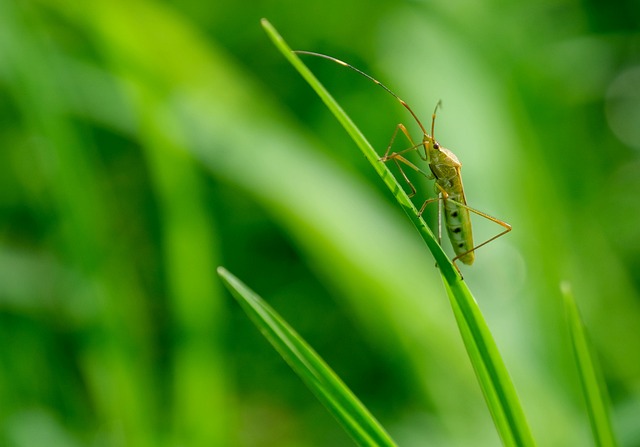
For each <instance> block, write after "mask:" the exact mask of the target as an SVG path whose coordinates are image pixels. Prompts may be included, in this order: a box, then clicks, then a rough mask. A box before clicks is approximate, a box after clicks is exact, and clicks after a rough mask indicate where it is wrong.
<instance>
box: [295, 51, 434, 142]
mask: <svg viewBox="0 0 640 447" xmlns="http://www.w3.org/2000/svg"><path fill="white" fill-rule="evenodd" d="M294 53H296V54H306V55H308V56H315V57H321V58H323V59H328V60H330V61H333V62H335V63H337V64H340V65H342V66H343V67H347V68H350V69H351V70H353V71H355V72H356V73H359V74H360V75H362V76H364V77H365V78H367V79H369V80H370V81H372V82H373V83H374V84H378V85H379V86H380V87H382V88H383V89H385V90H386V91H387V93H389V94H390V95H391V96H393V97H394V98H396V99H397V100H398V101H399V102H400V104H402V105H403V107H404V108H405V109H407V110H408V111H409V113H410V114H411V116H412V117H413V119H414V120H416V123H418V126H420V129H421V130H422V132H423V133H424V134H425V135H428V133H427V130H426V129H425V127H424V126H423V125H422V123H421V122H420V120H419V119H418V117H417V116H416V114H415V113H414V112H413V110H412V109H411V107H409V104H407V103H406V102H405V101H404V100H403V99H402V98H400V97H399V96H398V95H396V94H395V93H394V92H392V91H391V89H390V88H389V87H387V86H386V85H384V84H383V83H382V82H380V81H378V80H377V79H376V78H374V77H372V76H369V75H368V74H366V73H365V72H364V71H362V70H359V69H357V68H356V67H354V66H353V65H350V64H347V63H346V62H344V61H341V60H340V59H336V58H335V57H331V56H327V55H326V54H321V53H314V52H312V51H299V50H297V51H294ZM439 105H440V101H438V104H437V105H436V109H437V108H438V106H439ZM434 121H435V110H434V112H433V119H432V123H431V133H433V122H434Z"/></svg>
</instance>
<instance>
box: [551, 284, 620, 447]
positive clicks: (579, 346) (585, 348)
mask: <svg viewBox="0 0 640 447" xmlns="http://www.w3.org/2000/svg"><path fill="white" fill-rule="evenodd" d="M562 295H563V296H564V305H565V309H566V314H567V325H568V327H569V335H570V338H571V347H572V349H573V354H574V357H575V360H576V365H577V367H578V373H579V375H580V384H581V385H582V393H583V394H584V400H585V403H586V405H587V412H588V413H589V422H590V424H591V431H592V432H593V437H594V438H595V442H596V445H598V446H602V447H613V446H616V445H618V443H617V442H616V438H615V435H614V432H613V427H612V425H611V419H610V417H609V398H608V394H607V388H606V386H605V384H604V380H603V379H602V375H601V373H600V369H599V367H598V364H597V361H596V358H595V355H594V354H593V350H592V348H591V344H590V343H589V339H588V337H587V333H586V329H585V327H584V324H583V323H582V318H581V317H580V313H579V311H578V306H577V305H576V302H575V300H574V298H573V295H572V293H571V289H570V287H569V285H568V284H567V283H563V284H562Z"/></svg>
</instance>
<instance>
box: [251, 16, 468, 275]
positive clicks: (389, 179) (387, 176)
mask: <svg viewBox="0 0 640 447" xmlns="http://www.w3.org/2000/svg"><path fill="white" fill-rule="evenodd" d="M262 26H263V27H264V29H265V30H266V31H267V34H268V35H269V37H270V38H271V40H273V42H274V44H275V45H276V47H277V48H278V49H279V50H280V51H281V52H282V54H283V55H284V57H285V58H287V60H288V61H289V62H291V64H292V65H293V66H294V67H295V68H296V70H298V72H299V73H300V74H301V75H302V77H303V78H304V79H305V80H306V81H307V82H308V83H309V85H311V87H312V88H313V89H314V90H315V92H316V93H317V94H318V96H320V98H321V99H322V101H323V102H324V103H325V104H326V106H327V107H328V108H329V110H331V112H332V113H333V114H334V115H335V117H336V118H337V119H338V121H339V122H340V123H341V124H342V126H343V127H344V128H345V130H346V131H347V132H348V133H349V135H350V136H351V138H352V139H353V141H354V142H355V143H356V144H357V145H358V147H359V148H360V150H361V151H362V153H363V154H364V156H365V157H366V158H367V160H369V162H370V163H371V165H372V166H373V168H374V169H375V171H376V172H377V173H378V175H380V177H381V178H382V180H383V181H384V183H385V184H386V185H387V187H388V188H389V189H390V190H391V192H392V193H393V195H394V197H395V198H396V200H397V201H398V203H399V204H400V206H401V207H402V208H403V209H404V210H405V212H406V213H407V215H408V216H409V218H410V219H411V221H412V222H413V223H414V225H415V226H416V228H417V229H418V231H419V232H420V234H421V235H422V238H423V239H424V241H425V242H426V243H427V246H428V247H429V249H430V250H431V253H433V256H434V257H435V258H436V261H437V262H438V265H439V266H440V269H441V271H442V273H443V274H444V275H445V277H447V278H448V280H449V281H455V280H456V279H458V278H459V275H458V273H457V271H456V269H455V267H454V266H453V264H452V263H451V261H450V260H449V257H448V256H447V255H446V253H445V252H444V251H443V250H442V247H440V244H438V241H437V240H436V238H435V236H434V235H433V233H432V232H431V229H430V228H429V226H428V225H427V224H426V223H425V221H424V220H423V219H422V218H420V216H418V210H417V209H416V207H415V206H414V205H413V203H412V202H411V200H409V197H408V196H407V194H406V193H405V192H404V189H403V188H402V186H400V184H399V183H398V182H397V181H396V179H395V177H394V176H393V174H392V173H391V171H390V170H389V169H388V168H387V165H386V164H385V163H382V162H380V161H379V160H378V159H379V158H380V157H379V156H378V154H377V153H376V151H375V149H374V148H373V147H372V146H371V144H370V143H369V142H368V141H367V139H366V138H365V137H364V135H362V132H360V129H358V127H357V126H356V125H355V124H354V123H353V121H352V120H351V118H349V116H348V115H347V114H346V113H345V112H344V110H342V108H341V107H340V105H339V104H338V103H337V102H336V101H335V99H333V97H332V96H331V94H329V92H328V91H327V90H326V89H325V88H324V86H323V85H322V84H321V83H320V81H318V79H317V78H316V77H315V76H314V75H313V73H311V71H309V69H308V68H307V66H306V65H304V64H303V63H302V61H301V60H300V58H299V57H298V56H297V55H296V54H295V53H293V52H292V51H291V48H289V46H288V45H287V43H286V42H285V41H284V39H283V38H282V37H281V36H280V35H279V34H278V32H277V31H276V29H275V28H274V27H273V26H272V25H271V24H270V23H269V22H268V21H267V20H266V19H262Z"/></svg>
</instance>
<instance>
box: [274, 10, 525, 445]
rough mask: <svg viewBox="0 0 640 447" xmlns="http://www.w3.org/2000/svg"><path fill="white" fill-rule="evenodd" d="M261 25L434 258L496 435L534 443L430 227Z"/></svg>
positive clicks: (316, 84) (471, 303)
mask: <svg viewBox="0 0 640 447" xmlns="http://www.w3.org/2000/svg"><path fill="white" fill-rule="evenodd" d="M262 26H263V27H264V29H265V31H266V32H267V34H268V35H269V37H270V38H271V40H272V41H273V43H274V44H275V45H276V47H277V48H278V49H279V50H280V52H281V53H282V54H283V55H284V57H285V58H286V59H287V60H288V61H289V62H291V64H292V65H293V66H294V67H295V68H296V70H298V72H299V73H300V74H301V75H302V77H303V78H304V79H305V80H306V81H307V82H308V83H309V85H310V86H311V87H312V88H313V89H314V90H315V92H316V93H317V94H318V96H319V97H320V98H321V99H322V101H323V102H324V103H325V104H326V106H327V107H328V108H329V110H331V112H332V113H333V114H334V115H335V117H336V118H337V119H338V121H339V122H340V123H341V124H342V125H343V127H344V128H345V130H346V131H347V132H348V133H349V135H350V136H351V138H352V139H353V140H354V141H355V143H356V144H357V145H358V147H359V148H360V150H361V151H362V153H363V154H364V156H365V157H366V158H367V160H369V162H370V163H371V165H372V166H373V168H374V169H375V171H376V172H377V173H378V174H379V175H380V177H381V178H382V180H383V181H384V183H385V184H386V185H387V187H388V188H389V189H390V190H391V192H392V193H393V195H394V197H395V198H396V200H397V201H398V203H399V204H400V206H401V207H402V208H403V209H404V211H405V212H406V213H407V215H408V216H409V218H410V219H411V221H412V222H413V223H414V225H415V226H416V228H417V229H418V231H419V233H420V235H421V236H422V238H423V240H424V241H425V243H426V244H427V246H428V248H429V250H430V251H431V253H432V254H433V256H434V258H435V259H436V262H437V264H438V266H439V269H440V272H441V273H442V277H443V280H444V282H445V286H446V290H447V293H448V295H449V299H450V301H451V305H452V307H453V310H454V315H455V317H456V321H457V323H458V327H459V330H460V333H461V335H462V338H463V341H464V344H465V347H466V349H467V353H468V355H469V358H470V360H471V363H472V365H473V368H474V370H475V372H476V376H477V377H478V381H479V382H480V387H481V389H482V391H483V393H484V396H485V399H486V401H487V405H488V407H489V411H490V412H491V415H492V417H493V420H494V423H495V425H496V428H497V430H498V433H499V435H500V437H501V438H502V442H503V443H504V445H508V446H511V445H513V446H529V445H534V441H533V438H532V436H531V433H530V430H529V426H528V424H527V421H526V419H525V417H524V412H523V411H522V406H521V404H520V400H519V398H518V396H517V394H516V391H515V388H514V386H513V383H512V381H511V378H510V376H509V373H508V371H507V369H506V367H505V365H504V362H503V360H502V357H501V356H500V353H499V352H498V348H497V346H496V343H495V340H494V339H493V336H492V335H491V332H490V330H489V328H488V326H487V324H486V322H485V320H484V318H483V316H482V313H481V311H480V309H479V307H478V305H477V303H476V301H475V299H474V298H473V295H472V294H471V292H470V291H469V289H468V287H467V285H466V283H465V282H464V281H462V278H461V277H460V275H459V274H458V272H457V270H456V269H455V267H454V266H453V264H452V263H451V261H450V260H449V258H448V256H447V255H446V253H445V252H444V251H443V250H442V247H441V246H440V244H438V241H437V240H436V238H435V237H434V235H433V233H432V232H431V230H430V229H429V227H428V226H427V224H426V223H425V221H424V220H423V219H422V217H420V216H419V214H418V210H417V209H416V207H415V206H414V205H413V203H412V202H411V201H410V200H409V197H408V196H407V194H406V193H405V192H404V189H403V188H402V187H401V186H400V184H399V183H398V182H397V181H396V179H395V177H394V176H393V174H392V173H391V171H389V169H388V168H387V167H386V165H385V164H384V163H381V162H380V161H379V160H378V159H379V156H378V154H377V153H376V151H375V149H373V147H372V146H371V144H369V142H368V141H367V139H366V138H365V137H364V136H363V135H362V132H360V130H359V129H358V128H357V127H356V125H355V124H354V123H353V121H352V120H351V119H350V118H349V116H347V114H346V113H345V112H344V110H342V108H341V107H340V106H339V105H338V103H337V102H336V101H335V100H334V99H333V97H332V96H331V95H330V94H329V92H328V91H327V90H326V89H325V88H324V86H323V85H322V84H321V83H320V81H318V79H317V78H316V77H315V76H314V75H313V73H311V71H310V70H309V69H308V68H307V67H306V65H304V63H302V61H301V60H300V58H298V56H297V55H296V54H295V53H293V52H292V50H291V48H289V46H288V45H287V43H286V42H285V41H284V39H283V38H282V37H281V36H280V35H279V34H278V32H277V31H276V29H275V28H274V27H273V26H272V25H271V24H270V23H269V22H268V21H267V20H266V19H263V20H262Z"/></svg>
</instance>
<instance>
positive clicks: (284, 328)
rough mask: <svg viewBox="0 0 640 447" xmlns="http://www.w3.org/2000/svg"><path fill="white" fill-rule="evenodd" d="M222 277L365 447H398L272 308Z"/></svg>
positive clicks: (222, 272) (229, 277)
mask: <svg viewBox="0 0 640 447" xmlns="http://www.w3.org/2000/svg"><path fill="white" fill-rule="evenodd" d="M218 274H219V275H220V277H221V278H222V280H223V282H224V284H225V286H226V287H227V288H228V289H229V291H230V292H231V293H232V294H233V296H234V297H235V298H236V300H238V303H240V306H242V308H243V309H244V311H245V312H246V313H247V315H248V316H249V318H251V320H252V321H253V323H254V324H255V325H256V326H257V327H258V329H259V330H260V332H262V335H264V336H265V338H266V339H267V340H269V343H271V344H272V345H273V347H274V348H276V350H277V351H278V352H279V353H280V355H281V356H282V357H283V358H284V359H285V361H286V362H287V363H288V364H289V366H291V368H293V370H294V371H295V372H296V373H297V374H298V375H299V376H300V378H301V379H302V380H303V381H304V382H305V384H306V385H307V386H308V387H309V388H310V389H311V391H312V392H313V393H314V394H315V395H316V397H317V398H318V399H319V400H320V402H322V403H323V404H324V405H325V406H326V407H327V408H328V409H329V411H330V412H331V414H333V416H334V417H335V418H336V419H337V420H338V422H340V424H342V426H343V427H344V428H345V430H346V431H347V433H349V435H350V436H351V437H352V438H353V439H354V440H355V441H356V443H357V444H358V445H361V446H395V444H394V442H393V441H392V440H391V438H390V437H389V435H388V434H387V433H386V432H385V430H384V429H383V428H382V427H381V426H380V424H379V423H378V421H376V419H375V418H374V417H373V416H372V415H371V413H369V411H368V410H367V409H366V408H365V407H364V405H362V403H361V402H360V401H359V400H358V398H356V397H355V396H354V395H353V393H352V392H351V391H350V390H349V389H348V388H347V386H346V385H345V384H344V383H343V382H342V381H341V380H340V379H339V378H338V376H336V374H335V373H334V372H333V370H331V368H329V366H328V365H327V364H326V363H325V362H324V361H323V360H322V359H321V358H320V357H319V356H318V354H316V353H315V351H314V350H313V349H312V348H311V347H310V346H309V345H308V344H307V343H306V342H305V341H304V340H303V339H302V338H300V336H299V335H298V334H297V333H296V332H295V331H294V330H293V329H292V328H291V327H290V326H289V325H288V324H287V323H286V322H285V321H284V320H283V319H282V318H281V317H280V316H279V315H278V314H277V313H276V312H275V311H274V310H273V309H272V308H271V307H270V306H269V305H267V303H265V302H264V301H263V300H262V298H260V297H259V296H258V295H256V294H255V293H254V292H253V291H252V290H250V289H249V288H248V287H247V286H245V285H244V284H243V283H242V282H241V281H240V280H238V278H236V277H235V276H233V275H232V274H231V273H229V272H228V271H227V270H226V269H224V268H222V267H219V268H218Z"/></svg>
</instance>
